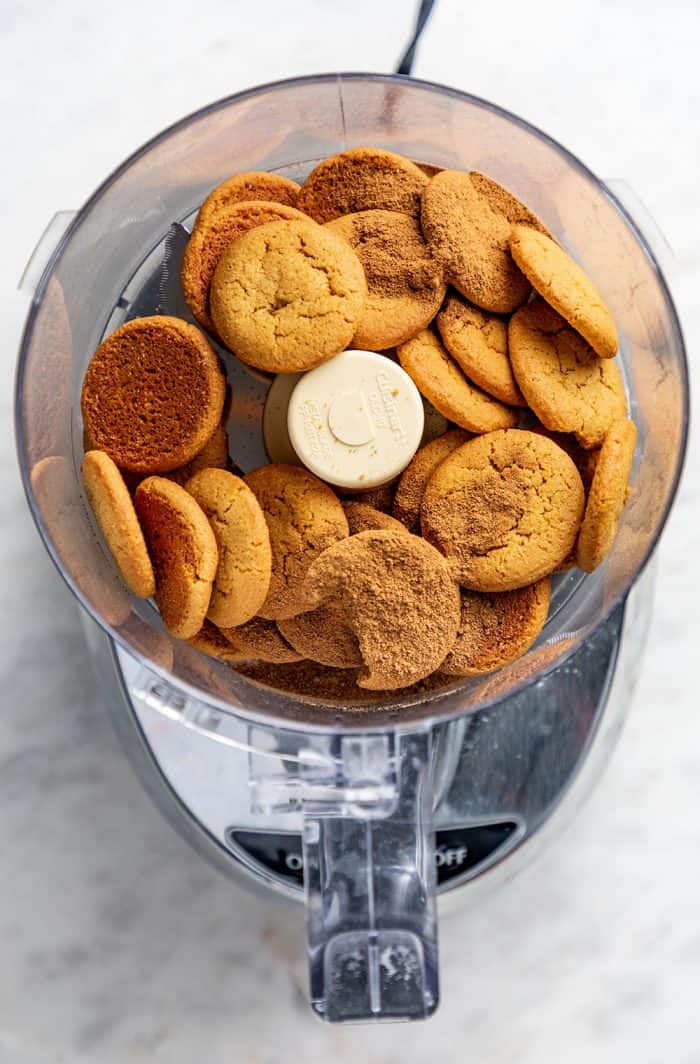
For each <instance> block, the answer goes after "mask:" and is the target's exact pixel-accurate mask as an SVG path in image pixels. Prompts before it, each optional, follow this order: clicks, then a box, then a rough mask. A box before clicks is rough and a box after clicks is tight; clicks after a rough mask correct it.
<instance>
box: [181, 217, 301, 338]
mask: <svg viewBox="0 0 700 1064" xmlns="http://www.w3.org/2000/svg"><path fill="white" fill-rule="evenodd" d="M304 217H305V215H303V214H302V213H301V211H297V210H295V209H294V208H293V207H288V206H286V205H285V204H283V203H264V202H261V201H258V202H255V201H251V202H243V203H233V204H232V205H231V206H229V207H222V208H220V209H218V210H216V211H214V212H213V213H211V214H209V216H208V217H207V216H205V218H204V219H200V218H198V219H197V224H196V225H195V227H194V229H193V230H192V235H191V236H190V239H189V240H188V241H187V246H186V247H185V252H184V254H183V256H182V266H181V268H180V283H181V285H182V292H183V295H184V297H185V302H186V303H187V306H188V307H189V308H190V310H191V311H192V314H193V315H194V317H195V318H196V319H197V321H198V322H199V323H200V325H203V326H204V328H205V329H209V331H210V332H211V331H212V330H213V328H214V324H213V322H212V320H211V315H210V313H209V287H210V285H211V281H212V277H213V276H214V271H215V270H216V267H217V265H218V262H219V259H220V258H221V256H222V255H223V253H224V251H225V250H226V248H227V247H228V246H229V245H230V244H232V243H233V241H234V240H236V238H237V237H239V236H242V234H243V233H247V232H248V230H249V229H254V228H255V227H256V226H258V225H265V224H266V223H267V222H280V221H290V220H292V219H294V218H302V219H303V218H304Z"/></svg>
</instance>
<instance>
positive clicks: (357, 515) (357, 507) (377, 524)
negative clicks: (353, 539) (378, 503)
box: [343, 502, 406, 536]
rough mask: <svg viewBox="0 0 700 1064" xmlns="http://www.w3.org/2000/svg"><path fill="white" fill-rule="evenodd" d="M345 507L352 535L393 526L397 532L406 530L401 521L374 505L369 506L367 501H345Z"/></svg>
mask: <svg viewBox="0 0 700 1064" xmlns="http://www.w3.org/2000/svg"><path fill="white" fill-rule="evenodd" d="M343 509H344V510H345V516H346V517H347V519H348V528H349V529H350V535H351V536H356V535H357V533H358V532H371V531H373V530H375V529H379V528H393V529H395V530H396V531H397V532H405V531H406V528H405V526H404V525H402V524H401V522H400V521H396V520H395V519H394V518H393V517H390V516H389V514H385V513H382V511H381V510H377V509H376V508H375V507H374V506H368V504H367V503H366V502H344V503H343Z"/></svg>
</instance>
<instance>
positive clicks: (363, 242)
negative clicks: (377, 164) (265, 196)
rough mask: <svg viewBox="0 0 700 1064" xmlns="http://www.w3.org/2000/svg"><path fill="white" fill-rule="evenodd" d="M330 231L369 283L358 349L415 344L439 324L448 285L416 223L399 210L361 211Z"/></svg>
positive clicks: (330, 226) (356, 342)
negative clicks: (437, 319) (432, 325)
mask: <svg viewBox="0 0 700 1064" xmlns="http://www.w3.org/2000/svg"><path fill="white" fill-rule="evenodd" d="M326 228H328V229H330V230H331V231H332V232H334V233H337V234H338V235H339V236H342V237H343V239H345V240H347V242H348V243H349V244H350V247H351V248H352V249H353V250H354V251H355V252H356V254H357V257H358V258H359V260H360V262H361V263H362V267H363V269H364V271H365V277H366V278H367V302H366V303H365V306H364V309H363V311H362V314H361V315H360V320H359V321H358V323H357V328H356V329H355V335H354V336H353V339H352V342H353V345H354V346H355V347H359V348H360V349H361V350H368V351H384V350H386V349H387V348H389V347H395V346H396V345H397V344H402V343H404V341H405V340H410V338H411V337H412V336H415V335H416V333H417V332H420V330H421V329H424V328H425V326H426V325H428V323H429V322H431V321H432V320H433V318H434V317H435V315H436V314H437V312H438V310H439V309H440V305H441V303H442V301H443V298H444V296H445V283H444V281H443V279H442V268H441V267H440V266H438V264H437V263H436V261H435V259H434V258H433V257H432V256H431V255H430V252H429V251H428V248H427V245H426V243H425V240H424V239H423V234H422V232H421V230H420V226H419V225H418V222H417V221H416V219H415V218H411V217H409V215H407V214H401V213H400V212H399V211H359V212H358V213H357V214H346V215H344V216H343V217H342V218H336V219H335V220H334V221H332V222H328V223H327V226H326Z"/></svg>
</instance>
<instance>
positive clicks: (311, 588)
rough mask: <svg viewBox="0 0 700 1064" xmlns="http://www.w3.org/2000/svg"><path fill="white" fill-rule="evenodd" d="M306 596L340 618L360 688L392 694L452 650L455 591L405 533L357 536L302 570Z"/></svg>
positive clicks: (440, 563)
mask: <svg viewBox="0 0 700 1064" xmlns="http://www.w3.org/2000/svg"><path fill="white" fill-rule="evenodd" d="M304 596H305V598H307V599H308V601H309V602H310V603H315V604H318V605H321V604H322V603H324V602H331V603H332V604H333V605H334V606H336V607H338V608H340V609H342V610H343V611H344V612H345V615H346V618H347V623H348V625H349V626H350V627H351V628H352V630H353V631H354V632H355V635H356V636H357V639H358V642H359V646H360V652H361V654H362V658H363V661H364V665H365V668H364V670H363V672H362V673H361V674H360V677H359V679H358V683H359V685H360V686H361V687H365V688H368V689H370V690H394V689H396V688H399V687H406V686H408V685H409V684H412V683H415V682H417V681H418V680H421V679H423V677H425V676H429V675H430V673H432V672H434V670H435V669H436V668H438V666H439V665H440V664H441V663H442V661H444V659H445V657H446V655H447V653H448V651H449V650H450V649H451V647H452V645H453V644H454V641H455V637H456V634H457V628H458V625H459V591H458V589H457V587H456V585H455V583H454V581H453V579H452V577H451V574H450V567H449V565H448V563H447V562H446V560H445V559H444V558H443V557H442V556H441V555H440V554H439V553H438V552H437V551H436V550H435V549H434V548H433V547H431V546H430V544H429V543H426V542H425V540H422V539H420V538H419V537H418V536H412V535H407V534H406V532H404V531H402V532H396V531H394V530H391V531H386V530H384V531H377V532H360V533H359V534H358V535H356V536H350V537H349V538H348V539H346V540H343V542H341V543H336V544H335V545H334V546H332V547H329V548H328V550H326V551H324V552H323V554H322V555H321V556H320V557H319V558H317V559H316V561H315V562H314V563H313V565H311V567H310V568H309V570H308V573H307V576H306V581H305V583H304Z"/></svg>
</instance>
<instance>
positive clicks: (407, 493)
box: [391, 429, 470, 534]
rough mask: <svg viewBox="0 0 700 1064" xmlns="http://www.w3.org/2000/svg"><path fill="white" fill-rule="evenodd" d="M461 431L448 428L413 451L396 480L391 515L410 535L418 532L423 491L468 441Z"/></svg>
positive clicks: (466, 435)
mask: <svg viewBox="0 0 700 1064" xmlns="http://www.w3.org/2000/svg"><path fill="white" fill-rule="evenodd" d="M469 438H470V437H469V434H468V433H467V432H464V431H463V430H462V429H449V430H448V431H447V432H445V433H443V435H442V436H438V437H437V438H436V439H434V440H432V441H431V442H430V443H426V445H425V447H421V448H420V450H419V451H416V453H415V454H414V456H413V458H412V459H411V461H410V462H409V463H408V465H407V466H406V468H405V469H404V471H403V473H402V474H401V479H400V480H399V484H398V487H397V489H396V494H395V495H394V505H393V507H392V511H391V512H392V513H393V515H394V517H395V518H396V520H397V521H400V522H401V524H402V525H405V527H406V528H407V529H408V531H409V532H415V533H416V534H418V533H419V530H420V508H421V503H422V502H423V495H424V494H425V488H426V485H427V483H428V481H429V480H430V478H431V477H432V475H433V473H434V472H435V470H436V469H437V467H438V466H439V465H440V463H441V462H442V461H444V460H445V458H447V456H448V454H452V452H453V451H455V450H456V449H457V448H458V447H461V446H462V444H463V443H466V442H467V440H468V439H469Z"/></svg>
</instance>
